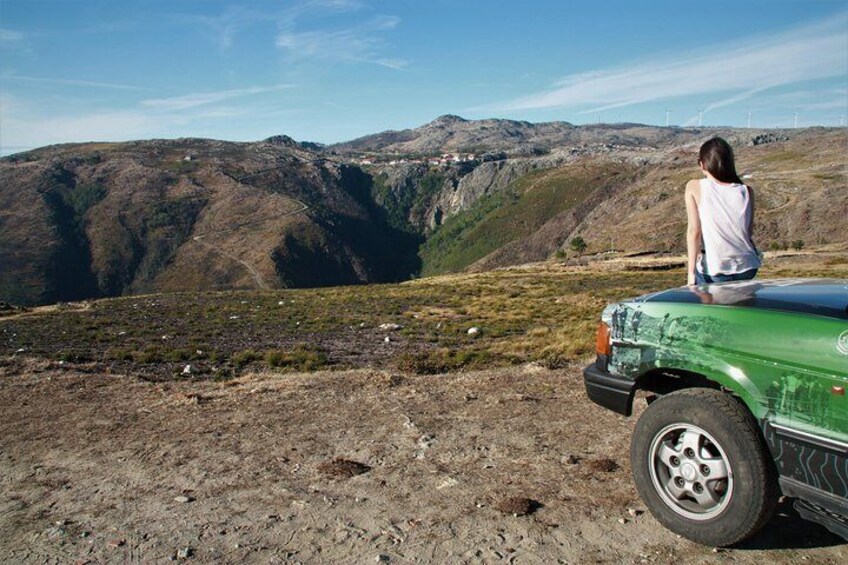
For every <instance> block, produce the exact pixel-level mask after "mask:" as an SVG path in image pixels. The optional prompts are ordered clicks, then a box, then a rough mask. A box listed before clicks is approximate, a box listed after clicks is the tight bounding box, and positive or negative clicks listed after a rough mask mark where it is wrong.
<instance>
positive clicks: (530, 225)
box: [419, 163, 624, 276]
mask: <svg viewBox="0 0 848 565" xmlns="http://www.w3.org/2000/svg"><path fill="white" fill-rule="evenodd" d="M622 170H624V168H623V167H619V166H617V165H614V164H609V163H604V164H600V165H590V166H584V165H569V166H566V167H561V168H556V169H547V170H543V171H534V172H532V173H529V174H527V175H524V176H523V177H521V178H519V179H517V180H516V181H514V182H513V183H512V184H510V185H509V186H508V187H507V188H506V189H504V190H503V191H500V192H497V193H495V194H491V195H488V196H485V197H483V198H481V199H480V200H478V201H477V202H476V203H475V204H474V206H472V207H471V208H470V209H468V210H466V211H463V212H460V213H458V214H456V215H454V216H451V217H450V218H448V220H447V221H445V223H444V224H442V225H441V226H439V228H437V229H436V230H435V231H434V232H433V233H432V235H431V236H430V237H429V238H427V241H426V242H425V243H424V244H423V245H422V246H421V250H420V252H419V254H420V256H421V259H422V275H425V276H426V275H434V274H440V273H451V272H457V271H461V270H462V269H464V268H465V267H467V266H468V265H470V264H472V263H474V262H475V261H477V260H479V259H482V258H483V257H485V256H486V255H488V254H489V253H491V252H492V251H494V250H496V249H498V248H499V247H501V246H503V245H505V244H507V243H509V242H511V241H515V240H516V239H520V238H522V237H526V236H528V235H530V234H532V233H533V232H535V231H536V230H538V229H539V228H540V227H541V226H542V225H544V224H545V223H546V222H547V221H549V220H550V219H551V218H553V217H555V216H556V215H558V214H560V213H562V212H565V211H567V210H569V209H571V208H573V207H574V206H577V205H578V204H580V203H581V202H583V200H584V199H585V198H586V197H587V196H588V195H589V194H590V193H591V192H592V191H593V190H594V189H595V188H596V186H597V184H598V180H599V179H601V178H603V177H604V176H605V175H607V176H608V175H614V174H618V173H620V172H621V171H622Z"/></svg>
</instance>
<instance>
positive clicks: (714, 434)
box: [630, 388, 778, 546]
mask: <svg viewBox="0 0 848 565" xmlns="http://www.w3.org/2000/svg"><path fill="white" fill-rule="evenodd" d="M630 458H631V466H632V469H633V479H634V482H635V483H636V488H637V489H638V491H639V494H640V495H641V497H642V500H643V501H644V502H645V504H646V505H647V506H648V508H649V509H650V511H651V513H652V514H653V515H654V517H655V518H656V519H657V520H658V521H660V522H661V523H662V524H663V525H664V526H665V527H667V528H668V529H669V530H671V531H673V532H675V533H678V534H680V535H682V536H684V537H686V538H689V539H691V540H693V541H696V542H698V543H702V544H705V545H712V546H726V545H732V544H734V543H737V542H739V541H742V540H743V539H745V538H747V537H750V536H751V535H753V534H754V533H756V532H757V531H758V530H759V529H760V528H761V527H762V525H763V524H765V522H766V521H768V519H769V518H770V517H771V514H772V512H773V511H774V507H775V505H776V503H777V493H778V489H777V482H776V479H775V473H774V470H773V463H772V461H771V458H770V457H769V454H768V451H767V449H766V447H765V445H764V443H763V441H762V439H761V438H760V434H759V430H758V429H757V426H756V424H755V422H754V420H753V418H752V417H751V415H750V414H749V413H748V411H747V410H746V409H745V407H744V406H743V405H742V404H741V403H740V402H738V401H737V400H735V399H734V398H733V397H731V396H730V395H728V394H725V393H722V392H720V391H717V390H712V389H702V388H695V389H686V390H681V391H678V392H674V393H672V394H668V395H666V396H664V397H662V398H660V399H659V400H657V401H656V402H654V403H652V404H651V405H650V406H649V407H648V409H647V410H646V411H645V413H644V414H642V417H641V418H639V421H638V422H637V424H636V429H635V430H634V432H633V440H632V443H631V452H630Z"/></svg>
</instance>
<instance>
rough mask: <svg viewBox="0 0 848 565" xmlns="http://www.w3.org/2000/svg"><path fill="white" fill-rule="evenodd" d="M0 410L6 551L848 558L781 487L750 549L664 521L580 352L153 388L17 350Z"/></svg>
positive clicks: (459, 558)
mask: <svg viewBox="0 0 848 565" xmlns="http://www.w3.org/2000/svg"><path fill="white" fill-rule="evenodd" d="M641 404H643V403H641V402H640V405H641ZM0 411H1V412H2V418H0V561H3V562H10V563H18V562H24V563H54V562H55V563H74V562H78V563H87V562H88V563H102V562H125V561H126V562H158V561H168V560H182V559H186V560H188V561H194V562H216V563H221V562H223V563H227V562H229V563H243V562H248V563H250V562H258V563H275V562H291V563H298V562H302V563H323V562H343V563H375V562H389V563H495V562H508V563H605V562H613V563H713V562H725V561H732V562H735V563H743V564H746V563H747V564H754V563H763V562H769V563H799V562H804V561H806V562H810V563H834V564H836V563H846V562H848V542H845V541H843V540H841V539H840V538H837V537H835V536H832V535H830V534H829V533H828V532H827V531H825V530H823V529H822V528H820V527H818V526H816V525H813V524H809V523H806V522H803V521H801V520H800V519H799V518H797V516H796V515H795V514H794V512H793V511H792V509H791V508H790V507H789V505H788V504H785V503H784V504H783V505H782V506H781V509H780V513H779V514H778V516H776V517H775V518H774V520H773V521H772V522H771V523H770V524H769V525H768V526H767V528H766V529H765V531H764V532H763V533H761V534H760V535H758V536H757V537H756V538H754V539H752V540H750V541H749V542H747V543H746V544H745V545H743V546H742V547H739V548H736V549H731V550H720V551H718V550H713V549H711V548H706V547H702V546H698V545H696V544H693V543H691V542H689V541H687V540H685V539H681V538H678V537H677V536H676V535H674V534H672V533H670V532H668V531H667V530H665V529H664V528H662V527H661V526H660V525H659V524H658V523H657V522H656V521H655V520H654V519H653V518H652V517H651V516H650V514H649V513H647V512H644V510H645V507H644V506H643V505H642V503H641V502H640V501H639V499H638V497H637V495H636V492H635V489H634V487H633V484H632V481H631V478H630V470H629V465H628V456H627V453H628V446H629V440H630V432H631V429H632V426H633V424H634V422H635V418H630V419H626V418H622V417H619V416H617V415H615V414H612V413H610V412H608V411H605V410H603V409H601V408H599V407H597V406H594V405H593V404H592V403H591V402H589V401H588V400H587V398H586V396H585V393H584V390H583V385H582V377H581V373H580V367H578V366H572V367H569V368H567V369H563V370H556V371H551V370H547V369H542V368H539V367H536V366H533V365H528V366H523V367H517V368H511V369H498V370H491V371H484V372H476V373H465V374H450V375H439V376H406V375H400V374H393V373H390V372H383V371H368V370H359V371H352V372H336V373H331V372H328V373H312V374H300V375H292V374H288V375H277V374H272V373H263V374H251V375H247V376H244V377H242V378H240V379H237V380H235V381H230V382H226V383H221V382H210V381H203V382H168V383H153V382H147V381H142V380H139V379H136V378H133V377H128V376H125V375H118V374H104V373H97V372H87V371H86V368H85V367H84V366H77V367H69V366H67V365H59V364H58V363H57V362H47V361H34V360H20V359H16V360H12V361H10V360H7V361H5V362H4V363H3V364H0ZM337 458H341V459H344V460H346V461H334V460H335V459H337ZM351 462H354V463H359V464H360V465H355V464H353V463H351ZM511 497H520V498H527V499H530V501H531V502H527V501H523V502H524V504H522V503H521V501H518V503H517V504H516V501H508V500H506V499H509V498H511ZM507 507H515V508H516V509H521V508H524V509H531V510H532V509H535V511H534V512H532V513H530V514H527V515H514V514H510V513H504V512H503V511H501V510H499V508H502V509H503V508H507Z"/></svg>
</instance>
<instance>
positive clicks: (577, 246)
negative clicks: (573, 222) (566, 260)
mask: <svg viewBox="0 0 848 565" xmlns="http://www.w3.org/2000/svg"><path fill="white" fill-rule="evenodd" d="M568 246H569V247H570V248H571V249H572V251H576V252H577V253H580V254H581V255H582V254H583V252H584V251H586V248H587V247H588V245H587V244H586V240H585V239H583V238H582V237H580V236H579V235H577V236H574V237H572V238H571V243H569V244H568Z"/></svg>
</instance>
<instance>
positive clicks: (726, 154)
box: [698, 137, 743, 184]
mask: <svg viewBox="0 0 848 565" xmlns="http://www.w3.org/2000/svg"><path fill="white" fill-rule="evenodd" d="M698 161H700V163H701V165H703V167H704V168H705V169H706V170H707V172H709V173H710V174H711V175H712V176H714V177H715V179H716V180H717V181H720V182H735V183H739V184H743V183H742V179H740V178H739V175H737V174H736V163H735V162H734V160H733V148H731V147H730V144H729V143H728V142H726V141H725V140H723V139H722V138H720V137H714V138H712V139H710V140H709V141H706V142H704V144H703V145H702V146H701V150H700V151H698Z"/></svg>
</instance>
